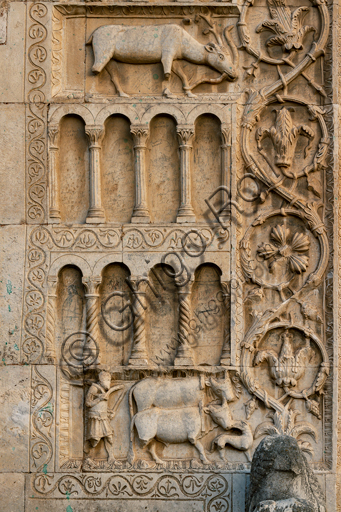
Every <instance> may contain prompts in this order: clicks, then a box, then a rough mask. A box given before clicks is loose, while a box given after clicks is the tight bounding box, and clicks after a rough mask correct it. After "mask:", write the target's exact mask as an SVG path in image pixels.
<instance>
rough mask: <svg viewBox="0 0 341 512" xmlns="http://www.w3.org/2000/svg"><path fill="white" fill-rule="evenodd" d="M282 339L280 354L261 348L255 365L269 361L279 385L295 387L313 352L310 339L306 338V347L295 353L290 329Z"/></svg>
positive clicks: (271, 370) (274, 378)
mask: <svg viewBox="0 0 341 512" xmlns="http://www.w3.org/2000/svg"><path fill="white" fill-rule="evenodd" d="M281 341H282V347H281V350H280V353H279V355H278V356H277V354H276V353H275V352H274V351H273V350H259V351H258V352H257V354H256V356H255V359H254V362H253V365H254V366H257V365H259V364H260V363H262V362H263V361H268V363H269V368H270V376H271V378H272V379H273V380H274V381H275V382H276V385H277V386H279V387H283V388H290V387H295V386H297V381H298V380H299V379H300V378H301V377H302V376H303V374H304V372H305V369H306V364H307V362H308V359H309V357H310V354H311V347H310V341H309V338H306V344H305V345H304V347H302V348H300V349H299V350H297V351H296V352H295V353H294V350H293V346H292V341H293V336H292V334H291V333H290V332H289V331H285V332H284V333H282V334H281Z"/></svg>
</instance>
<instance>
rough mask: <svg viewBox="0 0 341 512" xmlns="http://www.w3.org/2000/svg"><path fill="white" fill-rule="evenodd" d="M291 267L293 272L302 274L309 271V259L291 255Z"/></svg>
mask: <svg viewBox="0 0 341 512" xmlns="http://www.w3.org/2000/svg"><path fill="white" fill-rule="evenodd" d="M289 262H290V264H289V267H290V270H291V272H296V273H297V274H302V272H305V271H306V270H307V266H308V263H309V259H308V257H307V256H298V255H291V256H289Z"/></svg>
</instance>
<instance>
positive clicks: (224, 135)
mask: <svg viewBox="0 0 341 512" xmlns="http://www.w3.org/2000/svg"><path fill="white" fill-rule="evenodd" d="M221 139H222V144H221V148H222V149H225V148H228V147H230V146H231V127H230V126H228V125H227V126H226V125H222V126H221Z"/></svg>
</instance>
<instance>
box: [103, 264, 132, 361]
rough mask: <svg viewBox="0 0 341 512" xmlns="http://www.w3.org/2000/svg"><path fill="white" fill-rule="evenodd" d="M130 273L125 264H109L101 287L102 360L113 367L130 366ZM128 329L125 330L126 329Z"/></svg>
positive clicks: (104, 270)
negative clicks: (128, 364)
mask: <svg viewBox="0 0 341 512" xmlns="http://www.w3.org/2000/svg"><path fill="white" fill-rule="evenodd" d="M129 276H130V271H129V269H128V267H126V265H124V264H122V263H110V264H109V265H107V266H106V267H104V269H103V271H102V282H101V285H100V287H99V296H100V308H101V313H100V315H99V329H100V337H101V340H102V343H101V354H102V355H101V361H102V362H105V363H106V364H111V365H123V364H127V363H128V360H129V355H130V351H131V344H132V334H133V326H132V323H131V321H132V314H131V310H130V308H129V306H128V307H127V308H126V309H125V310H124V311H123V312H121V310H122V308H124V307H125V306H126V305H127V304H128V303H130V304H131V303H132V293H131V289H130V287H129V284H128V282H127V279H129ZM125 326H128V328H126V329H123V327H125Z"/></svg>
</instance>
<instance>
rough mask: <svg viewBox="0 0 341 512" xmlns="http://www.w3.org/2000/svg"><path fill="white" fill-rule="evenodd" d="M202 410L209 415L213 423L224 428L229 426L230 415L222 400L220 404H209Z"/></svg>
mask: <svg viewBox="0 0 341 512" xmlns="http://www.w3.org/2000/svg"><path fill="white" fill-rule="evenodd" d="M204 411H205V413H206V414H209V415H210V416H211V418H212V420H213V421H214V423H216V424H217V425H219V427H222V428H223V429H224V430H228V429H229V428H230V427H231V424H232V415H231V411H230V408H229V405H228V403H227V402H223V404H222V405H213V404H210V405H208V406H207V407H204Z"/></svg>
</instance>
